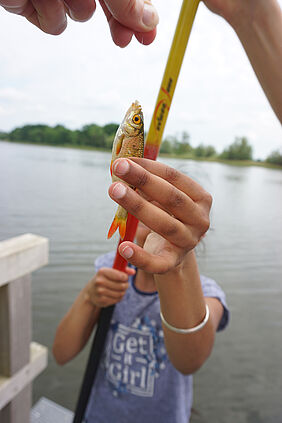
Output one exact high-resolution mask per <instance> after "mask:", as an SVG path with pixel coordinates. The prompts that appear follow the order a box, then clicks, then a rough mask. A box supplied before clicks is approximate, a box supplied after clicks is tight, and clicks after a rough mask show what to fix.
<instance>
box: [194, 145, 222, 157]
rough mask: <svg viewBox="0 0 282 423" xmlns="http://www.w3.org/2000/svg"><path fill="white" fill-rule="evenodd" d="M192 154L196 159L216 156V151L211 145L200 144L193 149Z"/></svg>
mask: <svg viewBox="0 0 282 423" xmlns="http://www.w3.org/2000/svg"><path fill="white" fill-rule="evenodd" d="M193 153H194V155H195V156H196V157H212V156H215V155H216V150H215V148H214V147H213V146H212V145H206V146H205V145H203V144H200V145H198V147H196V148H194V150H193Z"/></svg>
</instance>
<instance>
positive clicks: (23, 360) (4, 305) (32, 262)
mask: <svg viewBox="0 0 282 423" xmlns="http://www.w3.org/2000/svg"><path fill="white" fill-rule="evenodd" d="M47 263H48V239H47V238H43V237H40V236H37V235H33V234H25V235H21V236H18V237H16V238H11V239H9V240H6V241H2V242H0V422H1V423H30V408H31V382H32V380H33V379H34V378H35V377H36V376H37V375H38V374H39V373H40V372H42V371H43V370H44V369H45V367H46V366H47V348H46V347H44V346H42V345H39V344H37V343H35V342H31V272H33V271H34V270H36V269H39V268H40V267H42V266H45V265H46V264H47Z"/></svg>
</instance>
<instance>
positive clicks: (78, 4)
mask: <svg viewBox="0 0 282 423" xmlns="http://www.w3.org/2000/svg"><path fill="white" fill-rule="evenodd" d="M65 5H66V7H67V9H68V14H69V16H70V17H71V18H72V19H73V20H75V21H79V22H85V21H88V19H90V18H91V16H92V15H93V13H94V12H95V9H96V3H95V1H93V0H80V1H77V0H65Z"/></svg>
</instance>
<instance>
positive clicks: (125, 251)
mask: <svg viewBox="0 0 282 423" xmlns="http://www.w3.org/2000/svg"><path fill="white" fill-rule="evenodd" d="M133 252H134V251H133V250H132V248H130V247H125V248H124V249H123V250H122V251H121V254H122V256H123V257H124V258H126V259H129V258H130V257H132V256H133Z"/></svg>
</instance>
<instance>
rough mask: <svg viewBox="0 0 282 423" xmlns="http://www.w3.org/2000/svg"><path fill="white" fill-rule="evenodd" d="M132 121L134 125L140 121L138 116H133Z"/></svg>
mask: <svg viewBox="0 0 282 423" xmlns="http://www.w3.org/2000/svg"><path fill="white" fill-rule="evenodd" d="M132 120H133V122H134V123H137V124H138V123H140V122H141V119H140V116H139V115H134V116H133V118H132Z"/></svg>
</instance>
